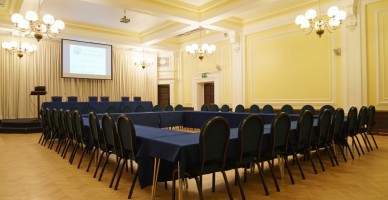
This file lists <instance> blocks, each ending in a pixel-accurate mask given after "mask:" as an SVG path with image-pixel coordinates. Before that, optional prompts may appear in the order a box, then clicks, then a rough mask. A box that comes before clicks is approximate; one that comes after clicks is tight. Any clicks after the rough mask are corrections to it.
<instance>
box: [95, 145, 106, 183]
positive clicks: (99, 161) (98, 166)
mask: <svg viewBox="0 0 388 200" xmlns="http://www.w3.org/2000/svg"><path fill="white" fill-rule="evenodd" d="M105 153H106V152H104V151H103V152H102V153H101V155H100V157H99V159H98V164H97V166H96V169H95V170H94V175H93V178H96V176H97V172H98V169H99V168H100V164H101V161H102V157H103V156H104V154H105Z"/></svg>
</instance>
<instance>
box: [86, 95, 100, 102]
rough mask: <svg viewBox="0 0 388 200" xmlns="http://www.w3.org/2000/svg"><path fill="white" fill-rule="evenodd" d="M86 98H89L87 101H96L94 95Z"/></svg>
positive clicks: (96, 98)
mask: <svg viewBox="0 0 388 200" xmlns="http://www.w3.org/2000/svg"><path fill="white" fill-rule="evenodd" d="M88 99H89V102H97V101H98V97H96V96H89V97H88Z"/></svg>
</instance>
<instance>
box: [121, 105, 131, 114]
mask: <svg viewBox="0 0 388 200" xmlns="http://www.w3.org/2000/svg"><path fill="white" fill-rule="evenodd" d="M121 112H123V113H130V112H132V108H131V106H129V105H125V106H123V107H122V108H121Z"/></svg>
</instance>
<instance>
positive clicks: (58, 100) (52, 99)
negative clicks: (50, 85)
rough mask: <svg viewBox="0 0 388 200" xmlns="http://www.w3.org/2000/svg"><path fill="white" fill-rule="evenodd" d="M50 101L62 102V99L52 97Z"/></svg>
mask: <svg viewBox="0 0 388 200" xmlns="http://www.w3.org/2000/svg"><path fill="white" fill-rule="evenodd" d="M51 101H52V102H62V97H61V96H52V97H51Z"/></svg>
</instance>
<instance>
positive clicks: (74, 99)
mask: <svg viewBox="0 0 388 200" xmlns="http://www.w3.org/2000/svg"><path fill="white" fill-rule="evenodd" d="M77 101H78V97H76V96H68V97H67V102H77Z"/></svg>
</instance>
